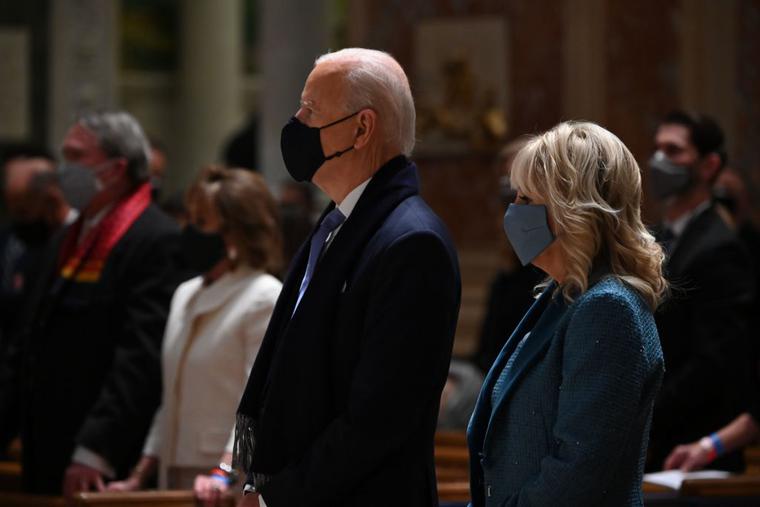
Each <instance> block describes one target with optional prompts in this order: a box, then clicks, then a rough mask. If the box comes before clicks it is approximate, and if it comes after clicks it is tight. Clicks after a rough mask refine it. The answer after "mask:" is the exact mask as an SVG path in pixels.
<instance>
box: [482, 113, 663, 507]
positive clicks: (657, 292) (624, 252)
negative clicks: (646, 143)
mask: <svg viewBox="0 0 760 507" xmlns="http://www.w3.org/2000/svg"><path fill="white" fill-rule="evenodd" d="M511 182H512V185H513V186H514V187H515V189H516V190H517V198H516V199H515V202H514V204H511V205H510V206H509V208H508V209H507V213H506V215H505V217H504V227H505V231H506V234H507V237H508V239H509V241H510V243H511V244H512V246H513V248H514V250H515V252H516V254H517V256H518V257H519V258H520V260H521V262H522V263H523V264H527V263H532V264H534V265H535V266H537V267H539V268H540V269H541V270H543V271H544V272H546V274H547V275H548V276H549V279H548V281H547V282H546V284H545V286H544V288H543V292H542V294H541V295H540V297H539V298H538V299H537V301H536V302H535V303H534V305H533V306H532V307H531V309H530V310H529V311H528V313H527V314H526V316H525V317H524V318H523V320H522V321H521V323H520V324H519V325H518V327H517V329H516V330H515V331H514V333H513V334H512V336H511V337H510V339H509V340H508V341H507V343H506V345H505V346H504V348H503V349H502V351H501V353H500V354H499V356H498V357H497V359H496V361H495V363H494V364H493V366H492V368H491V370H490V372H489V374H488V376H487V378H486V380H485V382H484V384H483V388H482V390H481V393H480V397H479V399H478V403H477V406H476V408H475V411H474V413H473V416H472V419H471V421H470V425H469V428H468V443H469V447H470V453H471V492H472V505H473V506H475V507H479V506H499V507H504V506H528V505H531V506H536V505H562V506H588V505H605V506H607V505H609V506H615V507H619V506H623V505H625V506H641V505H643V500H642V495H641V480H642V474H643V464H644V456H645V454H646V449H647V440H648V433H649V426H650V421H651V417H652V405H653V403H654V397H655V394H656V393H657V391H658V389H659V386H660V383H661V381H662V375H663V359H662V351H661V349H660V341H659V338H658V335H657V329H656V327H655V323H654V319H653V316H652V312H653V310H654V309H655V308H656V307H657V305H658V303H659V302H660V300H661V298H662V296H663V294H664V292H665V291H666V288H667V283H666V282H665V280H664V279H663V276H662V268H661V266H662V261H663V254H662V251H661V249H660V247H659V246H658V245H657V244H656V243H655V241H654V238H653V237H652V236H651V235H650V234H649V233H648V232H647V230H646V229H645V227H644V225H643V224H642V222H641V217H640V201H641V177H640V171H639V167H638V165H637V164H636V161H635V160H634V158H633V156H632V155H631V153H630V152H629V151H628V149H627V148H626V147H625V145H623V143H622V142H621V141H620V140H619V139H618V138H617V137H615V136H614V135H613V134H611V133H610V132H608V131H607V130H605V129H603V128H601V127H599V126H598V125H595V124H593V123H573V122H569V123H562V124H559V125H557V126H556V127H554V128H553V129H551V130H549V131H548V132H546V133H544V134H542V135H540V136H537V137H535V138H532V139H530V140H529V141H528V143H527V144H526V146H525V147H524V148H523V149H522V150H520V152H519V153H518V154H517V156H516V158H515V161H514V164H513V167H512V174H511Z"/></svg>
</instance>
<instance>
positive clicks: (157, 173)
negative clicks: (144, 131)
mask: <svg viewBox="0 0 760 507" xmlns="http://www.w3.org/2000/svg"><path fill="white" fill-rule="evenodd" d="M148 142H149V143H150V162H149V163H148V171H149V172H150V186H151V189H152V195H153V200H154V201H156V202H159V201H160V199H161V197H162V195H161V189H162V187H163V186H164V178H165V177H166V166H167V160H166V146H165V145H164V143H163V142H161V140H160V139H158V138H157V137H149V138H148Z"/></svg>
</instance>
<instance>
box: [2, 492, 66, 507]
mask: <svg viewBox="0 0 760 507" xmlns="http://www.w3.org/2000/svg"><path fill="white" fill-rule="evenodd" d="M0 505H2V506H3V507H67V505H66V502H65V501H64V499H63V498H61V497H58V496H41V495H26V494H22V493H5V492H0Z"/></svg>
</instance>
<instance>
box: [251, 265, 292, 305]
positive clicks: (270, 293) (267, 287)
mask: <svg viewBox="0 0 760 507" xmlns="http://www.w3.org/2000/svg"><path fill="white" fill-rule="evenodd" d="M280 290H282V282H281V281H280V280H278V279H277V278H276V277H274V276H272V275H270V274H269V273H266V272H264V271H255V270H252V271H250V272H249V273H247V274H246V283H245V288H244V290H243V294H242V295H243V298H244V299H246V300H249V301H267V302H274V301H276V300H277V297H278V296H279V295H280Z"/></svg>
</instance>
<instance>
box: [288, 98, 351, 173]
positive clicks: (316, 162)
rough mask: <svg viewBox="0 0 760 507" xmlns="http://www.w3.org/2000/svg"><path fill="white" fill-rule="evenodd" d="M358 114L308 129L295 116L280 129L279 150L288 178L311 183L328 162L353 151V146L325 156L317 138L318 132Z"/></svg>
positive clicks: (320, 141) (320, 142)
mask: <svg viewBox="0 0 760 507" xmlns="http://www.w3.org/2000/svg"><path fill="white" fill-rule="evenodd" d="M357 114H359V111H357V112H355V113H351V114H349V115H348V116H345V117H343V118H341V119H339V120H335V121H334V122H332V123H328V124H327V125H323V126H321V127H309V126H308V125H306V124H304V123H303V122H301V120H299V119H298V118H296V117H295V116H294V117H292V118H291V119H290V121H288V123H286V124H285V126H284V127H282V133H281V135H280V150H281V151H282V159H283V160H284V161H285V168H286V169H287V170H288V172H289V173H290V176H291V177H292V178H293V179H294V180H296V181H311V179H312V178H313V177H314V174H315V173H316V172H317V170H319V168H320V167H322V164H324V163H325V162H327V161H328V160H332V159H334V158H337V157H340V156H341V155H343V154H344V153H347V152H349V151H351V150H353V149H354V147H353V145H351V146H349V147H348V148H346V149H345V150H341V151H336V152H335V153H333V154H332V155H330V156H326V155H325V152H324V150H323V149H322V140H321V139H320V137H319V132H320V130H323V129H326V128H328V127H332V126H333V125H337V124H338V123H341V122H344V121H346V120H348V119H349V118H352V117H354V116H356V115H357Z"/></svg>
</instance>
